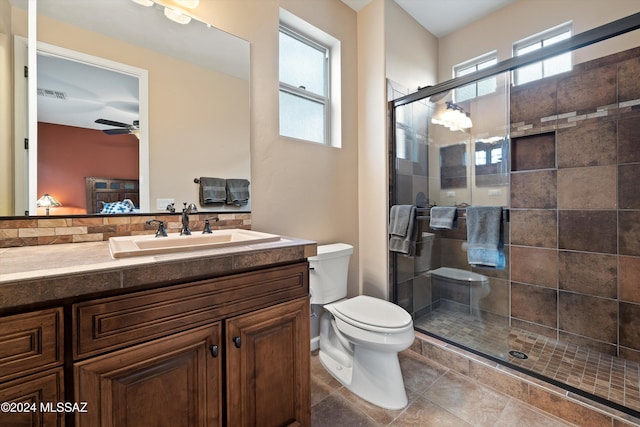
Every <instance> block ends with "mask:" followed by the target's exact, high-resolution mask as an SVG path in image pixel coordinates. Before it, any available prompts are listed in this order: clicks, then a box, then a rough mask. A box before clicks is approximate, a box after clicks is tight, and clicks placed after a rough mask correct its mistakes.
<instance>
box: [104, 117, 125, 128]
mask: <svg viewBox="0 0 640 427" xmlns="http://www.w3.org/2000/svg"><path fill="white" fill-rule="evenodd" d="M96 123H99V124H101V125H107V126H116V127H121V128H128V127H129V126H130V125H128V124H126V123H122V122H114V121H113V120H107V119H98V120H96Z"/></svg>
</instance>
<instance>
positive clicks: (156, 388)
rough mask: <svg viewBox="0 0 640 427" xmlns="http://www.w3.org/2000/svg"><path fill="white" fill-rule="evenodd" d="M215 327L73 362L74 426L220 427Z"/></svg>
mask: <svg viewBox="0 0 640 427" xmlns="http://www.w3.org/2000/svg"><path fill="white" fill-rule="evenodd" d="M220 338H221V334H220V322H216V323H215V324H213V325H211V326H204V327H200V328H196V329H193V330H189V331H185V332H180V333H177V334H174V335H171V336H168V337H165V338H160V339H157V340H154V341H150V342H148V343H144V344H140V345H137V346H134V347H132V348H127V349H124V350H119V351H115V352H112V353H108V354H106V355H104V356H98V357H94V358H91V359H88V360H87V361H84V362H79V363H76V364H75V366H74V379H75V392H76V395H77V396H78V399H79V400H81V401H83V402H86V403H87V408H88V410H87V412H86V413H78V414H77V415H76V425H78V426H114V427H115V426H172V427H173V426H177V427H179V426H185V427H187V426H193V427H196V426H220V425H223V424H222V410H221V409H222V363H221V360H222V357H221V355H219V354H218V353H217V351H213V350H212V348H215V346H218V345H219V344H220Z"/></svg>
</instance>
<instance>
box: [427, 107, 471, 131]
mask: <svg viewBox="0 0 640 427" xmlns="http://www.w3.org/2000/svg"><path fill="white" fill-rule="evenodd" d="M431 123H434V124H436V125H442V126H444V127H446V128H448V129H451V130H460V131H464V130H465V129H469V128H470V127H471V126H473V123H472V122H471V117H470V116H469V113H467V112H465V111H464V110H463V109H462V107H461V106H459V105H458V104H455V103H453V102H451V101H447V108H446V110H445V111H444V112H443V113H442V114H441V115H440V117H433V118H432V119H431Z"/></svg>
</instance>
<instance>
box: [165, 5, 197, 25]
mask: <svg viewBox="0 0 640 427" xmlns="http://www.w3.org/2000/svg"><path fill="white" fill-rule="evenodd" d="M164 16H166V17H167V18H169V19H171V20H172V21H173V22H177V23H178V24H182V25H186V24H188V23H189V22H191V17H190V16H189V15H186V14H184V13H183V12H182V11H180V10H178V9H171V8H170V7H165V8H164Z"/></svg>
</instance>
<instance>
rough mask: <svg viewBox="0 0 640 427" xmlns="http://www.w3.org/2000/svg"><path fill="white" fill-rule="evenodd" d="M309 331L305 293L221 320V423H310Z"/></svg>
mask: <svg viewBox="0 0 640 427" xmlns="http://www.w3.org/2000/svg"><path fill="white" fill-rule="evenodd" d="M309 335H310V332H309V298H300V299H297V300H294V301H291V302H287V303H283V304H279V305H276V306H274V307H271V308H266V309H263V310H259V311H255V312H253V313H249V314H246V315H242V316H238V317H234V318H232V319H229V320H228V321H227V324H226V340H227V343H226V346H227V349H228V350H227V382H228V383H227V425H229V426H234V427H239V426H269V427H273V426H288V425H301V426H309V425H310V424H311V395H310V385H309V377H310V368H309V366H310V365H309V363H310V350H309V339H310V338H309Z"/></svg>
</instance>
